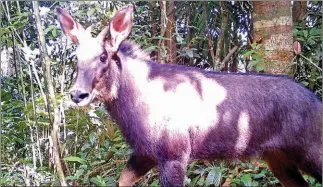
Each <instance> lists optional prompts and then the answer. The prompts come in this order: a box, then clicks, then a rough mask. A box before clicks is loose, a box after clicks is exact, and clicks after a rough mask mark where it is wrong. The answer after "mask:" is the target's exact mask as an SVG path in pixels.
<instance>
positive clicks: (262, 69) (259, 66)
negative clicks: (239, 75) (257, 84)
mask: <svg viewBox="0 0 323 187" xmlns="http://www.w3.org/2000/svg"><path fill="white" fill-rule="evenodd" d="M256 69H257V71H259V72H260V71H264V69H265V68H264V66H263V64H262V63H258V64H257V65H256Z"/></svg>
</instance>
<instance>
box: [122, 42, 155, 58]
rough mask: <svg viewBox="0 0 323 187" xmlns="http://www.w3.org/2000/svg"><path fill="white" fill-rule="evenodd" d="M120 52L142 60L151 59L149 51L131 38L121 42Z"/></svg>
mask: <svg viewBox="0 0 323 187" xmlns="http://www.w3.org/2000/svg"><path fill="white" fill-rule="evenodd" d="M119 52H120V53H122V54H123V55H124V56H129V57H131V58H134V59H138V60H142V61H145V62H147V61H151V58H150V56H149V53H148V52H147V51H144V50H143V49H141V48H140V46H139V45H138V44H136V43H135V42H132V41H130V40H125V41H123V42H122V43H121V44H120V47H119Z"/></svg>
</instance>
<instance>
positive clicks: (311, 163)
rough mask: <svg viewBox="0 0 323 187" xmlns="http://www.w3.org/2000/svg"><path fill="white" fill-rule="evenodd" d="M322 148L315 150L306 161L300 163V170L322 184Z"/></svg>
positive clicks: (309, 153)
mask: <svg viewBox="0 0 323 187" xmlns="http://www.w3.org/2000/svg"><path fill="white" fill-rule="evenodd" d="M321 149H322V148H321V147H316V148H313V149H312V151H310V152H307V153H306V155H305V156H304V161H302V162H300V164H299V168H300V169H301V170H302V171H304V172H305V173H307V174H309V175H311V176H312V177H314V178H315V179H316V180H317V181H318V182H320V183H321V184H322V153H321V151H320V150H321Z"/></svg>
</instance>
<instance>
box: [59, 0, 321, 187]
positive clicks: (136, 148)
mask: <svg viewBox="0 0 323 187" xmlns="http://www.w3.org/2000/svg"><path fill="white" fill-rule="evenodd" d="M57 12H58V20H59V22H60V25H61V28H62V30H63V31H64V33H65V34H66V35H67V36H68V37H69V38H70V39H71V40H72V41H73V42H74V43H75V44H77V46H78V47H77V50H76V55H77V59H78V63H77V78H76V81H75V83H74V85H73V87H72V88H71V91H70V93H71V99H72V100H73V101H74V102H75V103H76V104H77V105H79V106H85V105H88V104H89V103H91V102H92V101H93V100H94V99H97V100H99V101H101V102H103V103H104V104H105V105H106V107H107V110H108V111H109V112H110V114H111V116H112V117H113V118H114V119H115V120H116V122H117V124H118V126H119V128H120V129H121V132H122V134H123V136H124V137H125V139H126V140H127V142H128V143H129V144H130V145H131V147H132V149H133V153H132V155H131V157H130V159H129V161H128V162H127V165H126V167H125V169H124V170H123V172H122V174H121V176H120V180H119V185H120V186H131V185H133V184H134V183H135V182H136V181H138V180H139V179H140V178H141V177H142V176H144V175H145V173H147V172H148V171H149V170H150V169H151V168H153V167H158V168H159V170H160V184H161V185H162V186H183V185H184V182H183V181H184V176H185V172H186V167H187V165H188V163H190V162H191V161H192V160H195V159H210V160H211V159H222V160H232V159H251V158H260V159H264V160H266V161H267V163H268V165H269V167H270V169H271V171H272V172H273V173H274V175H275V176H276V177H277V178H278V179H279V181H280V183H281V184H283V185H284V186H288V187H289V186H307V185H308V183H307V182H306V181H305V180H304V178H303V177H302V175H301V173H300V171H303V172H305V173H307V174H309V175H311V176H313V177H314V178H316V179H317V180H318V181H320V182H322V103H321V101H320V100H318V99H317V98H316V97H315V95H314V94H313V93H311V92H310V91H309V90H307V89H306V88H305V87H303V86H302V85H300V84H298V83H296V82H295V81H294V80H292V79H289V78H286V77H283V76H271V75H259V74H257V75H253V74H235V73H231V74H228V73H215V72H210V71H205V70H200V69H197V68H190V67H185V66H179V65H167V64H159V63H156V62H153V61H152V60H151V59H150V58H149V55H148V54H146V53H145V52H144V51H142V50H141V49H140V48H139V47H138V46H137V45H136V44H135V43H132V42H130V41H128V40H127V37H128V36H129V34H130V33H131V28H132V24H133V6H132V5H128V6H125V7H123V8H121V9H120V10H119V11H118V12H117V13H116V15H115V16H114V17H113V18H112V20H111V22H110V23H109V26H106V27H105V28H103V30H102V31H101V32H100V33H99V34H98V35H97V36H96V37H93V36H92V34H91V28H90V27H89V28H87V29H85V28H83V26H82V25H81V24H79V23H78V22H76V21H74V20H73V18H72V17H71V16H70V15H68V14H67V13H66V12H65V11H64V10H63V9H61V8H58V9H57Z"/></svg>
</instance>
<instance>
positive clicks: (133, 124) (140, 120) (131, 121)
mask: <svg viewBox="0 0 323 187" xmlns="http://www.w3.org/2000/svg"><path fill="white" fill-rule="evenodd" d="M129 64H131V65H129ZM144 66H145V63H143V62H135V61H134V62H130V61H128V63H127V65H125V64H124V65H123V73H122V75H121V77H120V82H119V88H118V94H117V97H116V98H115V99H113V100H110V101H106V103H105V104H106V106H107V109H108V111H109V113H110V114H111V116H112V117H113V118H114V119H115V120H116V122H117V124H118V126H119V128H120V130H121V132H122V134H123V135H124V137H125V138H126V140H127V141H128V143H129V144H130V145H131V146H132V147H133V148H135V149H143V150H149V147H145V148H143V147H141V145H146V146H149V145H148V144H147V136H146V134H147V133H148V132H147V128H146V125H147V124H145V120H144V119H145V116H147V110H146V109H145V105H144V104H143V102H142V101H140V99H139V98H140V97H139V94H140V91H139V89H138V87H137V86H136V85H138V83H137V82H138V81H139V82H140V81H143V79H144V78H145V77H146V76H145V72H144V71H138V70H139V69H140V68H143V67H144ZM146 68H148V67H146ZM146 70H147V69H146ZM147 72H148V71H146V73H147ZM136 81H137V82H136Z"/></svg>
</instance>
